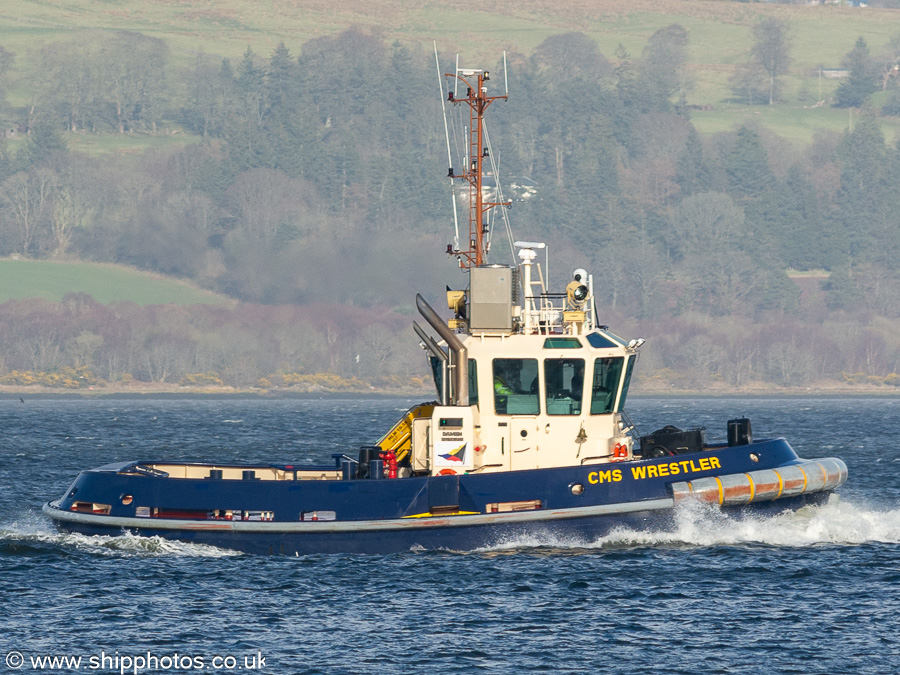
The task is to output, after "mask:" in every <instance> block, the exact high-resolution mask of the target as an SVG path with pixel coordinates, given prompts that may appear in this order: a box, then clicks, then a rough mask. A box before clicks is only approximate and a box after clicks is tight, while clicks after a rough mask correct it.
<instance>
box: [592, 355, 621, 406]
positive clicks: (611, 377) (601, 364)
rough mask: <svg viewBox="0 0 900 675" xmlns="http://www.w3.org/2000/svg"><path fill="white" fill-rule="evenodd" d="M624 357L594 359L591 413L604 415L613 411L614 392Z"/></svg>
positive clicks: (617, 385) (614, 402) (614, 403)
mask: <svg viewBox="0 0 900 675" xmlns="http://www.w3.org/2000/svg"><path fill="white" fill-rule="evenodd" d="M624 363H625V359H624V358H623V357H621V356H608V357H606V358H601V359H594V378H593V380H592V383H591V415H606V414H608V413H611V412H613V410H614V407H615V405H616V392H617V391H618V390H619V377H620V376H621V375H622V366H623V365H624Z"/></svg>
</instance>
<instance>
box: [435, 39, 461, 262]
mask: <svg viewBox="0 0 900 675" xmlns="http://www.w3.org/2000/svg"><path fill="white" fill-rule="evenodd" d="M456 59H457V61H459V55H457V56H456ZM434 65H435V67H436V68H437V76H438V89H440V92H441V96H440V98H441V112H442V113H443V114H444V137H445V138H446V139H447V166H448V167H450V171H449V172H448V173H447V175H448V176H449V177H450V199H451V200H452V201H453V231H454V237H453V248H454V249H458V248H459V214H458V213H457V211H456V184H455V183H454V182H453V153H452V152H451V151H450V127H449V126H447V104H446V103H444V85H443V84H442V79H441V62H440V59H438V50H437V40H435V41H434Z"/></svg>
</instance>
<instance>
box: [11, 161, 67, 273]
mask: <svg viewBox="0 0 900 675" xmlns="http://www.w3.org/2000/svg"><path fill="white" fill-rule="evenodd" d="M57 180H58V177H57V175H56V173H55V172H53V171H51V170H50V169H45V168H38V169H33V170H31V171H28V172H27V173H26V172H24V171H21V172H19V173H17V174H14V175H12V176H10V177H9V178H7V179H6V181H4V183H3V184H2V185H0V205H2V206H3V207H4V209H3V210H4V211H5V212H6V214H7V217H8V222H11V224H12V225H13V229H14V231H15V232H16V236H17V239H18V244H19V250H21V251H22V255H24V256H26V257H27V256H28V255H29V254H30V251H31V248H32V246H33V244H34V241H35V237H36V236H37V232H38V228H39V227H40V226H41V225H42V224H43V223H44V221H45V217H46V213H47V212H48V211H49V207H50V202H51V198H52V196H53V193H54V192H55V187H56V184H57Z"/></svg>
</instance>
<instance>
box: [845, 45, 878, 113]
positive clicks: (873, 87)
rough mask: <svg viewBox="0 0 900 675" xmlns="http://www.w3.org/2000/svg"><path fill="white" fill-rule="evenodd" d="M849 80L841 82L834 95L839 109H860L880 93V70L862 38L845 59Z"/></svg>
mask: <svg viewBox="0 0 900 675" xmlns="http://www.w3.org/2000/svg"><path fill="white" fill-rule="evenodd" d="M843 66H844V68H846V69H847V71H848V75H847V79H845V80H843V81H841V83H840V85H838V88H837V91H836V92H835V95H834V105H835V107H837V108H859V107H860V106H862V105H863V104H864V103H865V102H866V99H868V98H869V96H871V95H872V94H874V93H875V92H876V91H878V69H877V67H876V66H875V64H874V63H873V61H872V57H871V56H870V55H869V46H868V45H867V44H866V41H865V40H864V39H863V38H862V37H860V38H859V39H858V40H857V41H856V44H855V45H854V46H853V49H851V50H850V52H849V53H848V54H847V56H845V57H844V60H843Z"/></svg>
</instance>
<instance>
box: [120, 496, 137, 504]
mask: <svg viewBox="0 0 900 675" xmlns="http://www.w3.org/2000/svg"><path fill="white" fill-rule="evenodd" d="M121 499H122V504H124V505H125V506H128V505H129V504H131V502H133V501H134V497H132V496H131V495H122V496H121Z"/></svg>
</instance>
